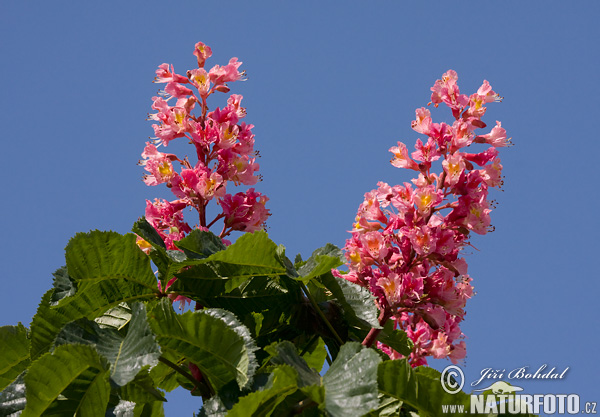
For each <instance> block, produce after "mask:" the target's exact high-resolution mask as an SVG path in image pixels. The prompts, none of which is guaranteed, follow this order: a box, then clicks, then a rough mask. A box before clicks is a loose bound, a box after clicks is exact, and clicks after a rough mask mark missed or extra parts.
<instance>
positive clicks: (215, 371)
mask: <svg viewBox="0 0 600 417" xmlns="http://www.w3.org/2000/svg"><path fill="white" fill-rule="evenodd" d="M148 321H149V323H150V327H151V328H152V330H153V331H154V333H155V334H156V336H157V340H158V342H159V343H160V345H161V346H162V347H163V348H166V349H169V350H170V351H172V352H176V353H177V354H180V355H182V356H185V357H186V358H187V359H189V360H190V361H191V362H193V363H195V364H196V365H197V366H198V368H199V369H200V371H201V372H202V374H203V376H204V377H205V378H206V379H207V380H208V381H209V383H210V384H211V386H212V387H214V388H215V389H217V390H218V389H220V388H221V387H223V386H224V385H225V384H227V383H228V382H229V381H232V380H235V381H237V383H238V385H239V387H240V388H244V387H246V386H248V385H249V384H250V382H251V381H252V377H253V376H254V372H255V370H256V367H257V363H256V360H255V358H254V351H255V350H256V349H257V348H256V345H255V343H254V341H253V340H252V339H251V337H250V331H249V330H248V329H247V328H246V327H245V326H243V325H242V324H241V323H240V322H239V321H238V320H237V319H236V318H235V316H233V314H231V313H230V312H228V311H225V310H217V311H214V310H210V309H208V310H200V311H196V312H191V311H188V312H186V313H184V314H176V313H175V311H173V307H172V305H171V303H170V302H168V301H167V300H163V301H162V302H160V303H158V304H157V305H156V306H155V307H154V308H153V309H152V310H150V311H149V313H148Z"/></svg>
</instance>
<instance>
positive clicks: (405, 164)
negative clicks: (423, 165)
mask: <svg viewBox="0 0 600 417" xmlns="http://www.w3.org/2000/svg"><path fill="white" fill-rule="evenodd" d="M390 152H391V153H393V154H394V159H392V160H391V161H390V162H391V163H392V165H393V166H395V167H396V168H409V169H414V170H415V171H418V170H419V165H417V163H416V162H415V161H413V160H412V159H410V157H409V156H408V150H407V149H406V145H405V144H404V143H402V142H398V146H393V147H391V148H390Z"/></svg>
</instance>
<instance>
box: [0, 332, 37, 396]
mask: <svg viewBox="0 0 600 417" xmlns="http://www.w3.org/2000/svg"><path fill="white" fill-rule="evenodd" d="M29 344H30V342H29V339H28V338H27V329H26V328H25V326H23V325H22V324H21V323H19V324H18V325H16V326H3V327H0V352H2V354H1V355H0V391H2V390H3V389H4V388H6V387H7V386H8V385H9V384H10V383H11V382H13V381H14V380H15V379H16V378H17V377H18V376H19V374H21V372H23V371H24V370H25V369H27V367H28V366H29V364H30V363H31V360H30V359H29Z"/></svg>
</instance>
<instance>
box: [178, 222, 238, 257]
mask: <svg viewBox="0 0 600 417" xmlns="http://www.w3.org/2000/svg"><path fill="white" fill-rule="evenodd" d="M175 246H177V247H178V248H179V249H181V250H183V253H185V254H186V256H187V257H188V258H194V259H204V258H207V257H209V256H210V255H212V254H215V253H217V252H219V251H222V250H225V249H226V246H225V245H224V244H223V241H222V240H221V238H219V237H218V236H216V235H215V234H214V233H211V232H206V231H204V230H200V229H195V230H193V231H192V232H191V233H190V234H189V235H187V236H186V237H184V238H183V239H181V240H178V241H177V242H175Z"/></svg>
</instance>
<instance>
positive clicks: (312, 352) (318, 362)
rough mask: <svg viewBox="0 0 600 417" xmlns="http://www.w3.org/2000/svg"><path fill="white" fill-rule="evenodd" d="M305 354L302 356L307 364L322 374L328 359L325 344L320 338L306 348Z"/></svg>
mask: <svg viewBox="0 0 600 417" xmlns="http://www.w3.org/2000/svg"><path fill="white" fill-rule="evenodd" d="M304 350H305V352H304V353H303V354H302V355H301V356H302V359H304V360H305V361H306V364H307V365H308V366H309V367H311V368H312V369H314V370H315V371H317V372H321V369H323V365H324V364H325V360H326V358H327V350H326V349H325V342H324V341H323V339H321V338H320V337H317V338H315V339H314V342H312V343H311V344H310V345H309V346H307V347H305V348H304Z"/></svg>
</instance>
